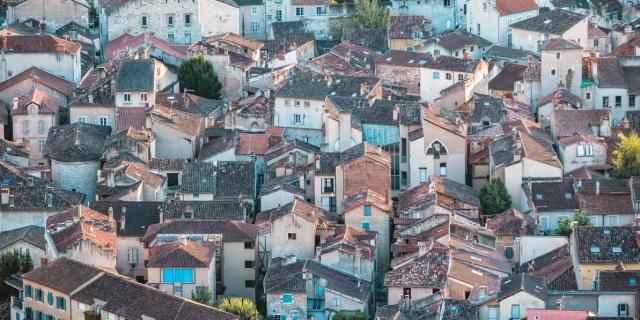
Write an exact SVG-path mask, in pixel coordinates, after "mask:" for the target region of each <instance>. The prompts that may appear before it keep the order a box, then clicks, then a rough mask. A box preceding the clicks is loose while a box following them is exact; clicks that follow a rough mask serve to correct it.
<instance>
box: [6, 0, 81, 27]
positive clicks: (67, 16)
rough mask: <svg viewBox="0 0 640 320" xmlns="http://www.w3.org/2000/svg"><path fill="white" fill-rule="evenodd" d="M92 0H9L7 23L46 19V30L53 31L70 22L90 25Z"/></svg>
mask: <svg viewBox="0 0 640 320" xmlns="http://www.w3.org/2000/svg"><path fill="white" fill-rule="evenodd" d="M89 2H90V1H87V0H78V1H65V0H46V1H40V0H16V1H9V6H8V8H7V21H6V22H7V23H12V22H14V21H25V20H28V19H36V20H41V21H46V23H45V30H46V31H48V32H53V31H56V30H58V29H59V28H60V27H62V26H64V25H66V24H67V23H69V22H75V23H77V24H79V25H81V26H84V27H88V26H89V8H90V7H91V4H90V3H89Z"/></svg>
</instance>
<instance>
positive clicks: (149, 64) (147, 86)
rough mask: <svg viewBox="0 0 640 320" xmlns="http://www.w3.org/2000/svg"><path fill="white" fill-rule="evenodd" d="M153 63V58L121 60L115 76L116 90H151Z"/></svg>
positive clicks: (154, 69) (153, 78)
mask: <svg viewBox="0 0 640 320" xmlns="http://www.w3.org/2000/svg"><path fill="white" fill-rule="evenodd" d="M155 65H156V62H155V60H154V59H134V60H124V61H122V62H121V63H120V68H118V76H117V77H116V91H120V92H128V91H133V92H140V91H153V90H154V89H155V75H156V72H155V71H156V66H155Z"/></svg>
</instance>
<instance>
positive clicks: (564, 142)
mask: <svg viewBox="0 0 640 320" xmlns="http://www.w3.org/2000/svg"><path fill="white" fill-rule="evenodd" d="M578 142H591V143H593V144H600V145H604V146H605V147H606V146H607V143H606V142H605V139H604V138H602V137H598V136H593V135H583V134H579V133H576V134H574V135H573V136H570V137H565V138H562V139H560V140H558V145H559V146H561V147H563V148H564V147H566V146H568V145H571V144H574V143H578Z"/></svg>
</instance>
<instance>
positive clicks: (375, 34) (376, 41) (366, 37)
mask: <svg viewBox="0 0 640 320" xmlns="http://www.w3.org/2000/svg"><path fill="white" fill-rule="evenodd" d="M342 41H348V42H351V43H353V44H357V45H359V46H362V47H365V48H367V49H369V50H373V51H375V52H377V53H380V54H382V53H384V52H386V51H387V50H388V49H389V42H388V40H387V29H369V28H344V30H342Z"/></svg>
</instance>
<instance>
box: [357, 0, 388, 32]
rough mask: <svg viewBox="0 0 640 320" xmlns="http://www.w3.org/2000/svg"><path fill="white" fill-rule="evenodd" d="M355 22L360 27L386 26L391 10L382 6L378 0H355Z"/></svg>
mask: <svg viewBox="0 0 640 320" xmlns="http://www.w3.org/2000/svg"><path fill="white" fill-rule="evenodd" d="M355 5H356V15H355V17H354V22H355V24H356V27H359V28H386V27H387V23H388V22H389V10H388V9H387V8H385V7H381V6H380V5H379V4H378V1H377V0H355Z"/></svg>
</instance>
